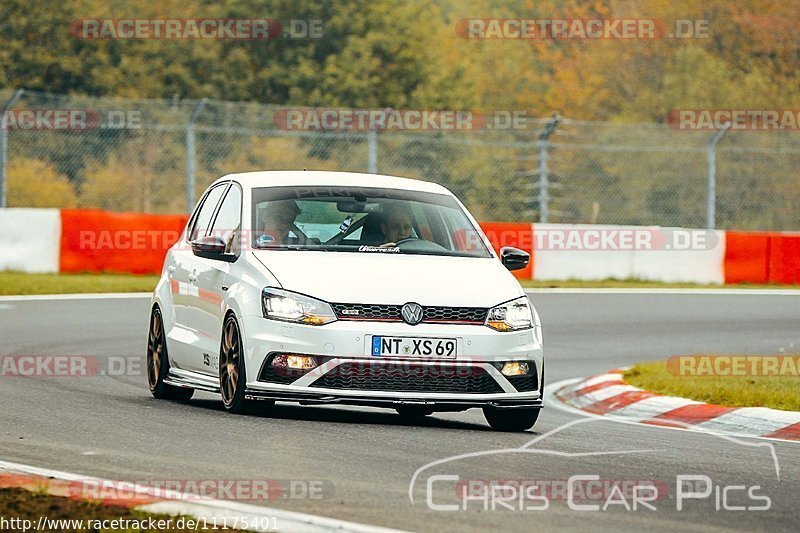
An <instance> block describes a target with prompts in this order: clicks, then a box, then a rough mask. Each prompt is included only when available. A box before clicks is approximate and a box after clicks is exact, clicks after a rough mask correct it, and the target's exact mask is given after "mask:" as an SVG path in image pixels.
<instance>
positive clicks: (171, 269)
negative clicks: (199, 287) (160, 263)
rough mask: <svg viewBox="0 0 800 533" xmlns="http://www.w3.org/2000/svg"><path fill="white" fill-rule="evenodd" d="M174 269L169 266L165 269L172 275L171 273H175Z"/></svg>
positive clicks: (172, 266)
mask: <svg viewBox="0 0 800 533" xmlns="http://www.w3.org/2000/svg"><path fill="white" fill-rule="evenodd" d="M175 268H176V267H175V265H170V266H168V267H167V272H169V273H170V274H172V273H174V272H175Z"/></svg>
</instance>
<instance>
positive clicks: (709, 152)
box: [706, 122, 731, 229]
mask: <svg viewBox="0 0 800 533" xmlns="http://www.w3.org/2000/svg"><path fill="white" fill-rule="evenodd" d="M730 127H731V123H730V122H726V123H725V124H723V125H722V126H720V128H719V129H718V130H717V131H716V132H714V135H712V136H711V139H709V141H708V146H707V148H706V161H707V163H708V172H707V176H706V187H707V192H706V195H707V196H706V228H708V229H714V228H715V227H716V225H717V143H718V142H719V141H720V140H722V136H723V135H725V132H726V131H728V128H730Z"/></svg>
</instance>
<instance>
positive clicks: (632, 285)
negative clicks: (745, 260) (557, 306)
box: [519, 278, 800, 290]
mask: <svg viewBox="0 0 800 533" xmlns="http://www.w3.org/2000/svg"><path fill="white" fill-rule="evenodd" d="M519 282H520V283H521V284H522V286H523V287H526V288H529V289H579V288H580V289H797V290H800V285H777V284H754V283H739V284H734V285H721V284H702V283H664V282H662V281H642V280H637V279H613V278H612V279H604V280H597V281H584V280H578V279H568V280H553V281H550V280H548V281H543V280H533V279H521V280H519Z"/></svg>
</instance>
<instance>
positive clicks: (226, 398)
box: [219, 315, 251, 414]
mask: <svg viewBox="0 0 800 533" xmlns="http://www.w3.org/2000/svg"><path fill="white" fill-rule="evenodd" d="M246 373H247V371H246V369H245V364H244V350H243V348H242V335H241V330H240V329H239V324H238V323H237V322H236V317H235V316H233V315H229V316H228V318H226V319H225V324H224V326H223V327H222V342H221V343H220V350H219V392H220V394H221V395H222V405H224V406H225V409H226V410H227V411H228V412H229V413H234V414H244V413H246V412H248V411H249V408H250V403H251V402H249V401H247V400H245V385H246V383H247V377H246Z"/></svg>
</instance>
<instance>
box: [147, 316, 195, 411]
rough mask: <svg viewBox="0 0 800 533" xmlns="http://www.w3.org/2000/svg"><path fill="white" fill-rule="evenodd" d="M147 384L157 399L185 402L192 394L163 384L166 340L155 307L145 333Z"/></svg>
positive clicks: (185, 389) (190, 391)
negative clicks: (148, 327)
mask: <svg viewBox="0 0 800 533" xmlns="http://www.w3.org/2000/svg"><path fill="white" fill-rule="evenodd" d="M146 366H147V384H148V386H149V387H150V392H151V393H152V394H153V396H155V397H156V398H159V399H166V400H178V401H182V402H185V401H187V400H189V399H190V398H191V397H192V395H193V394H194V389H191V388H185V387H174V386H172V385H168V384H166V383H164V379H165V378H166V377H167V374H169V357H167V340H166V337H165V335H164V319H163V317H162V316H161V310H160V309H159V308H158V307H157V306H156V307H154V308H153V312H152V313H151V314H150V329H149V331H148V333H147V362H146Z"/></svg>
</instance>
